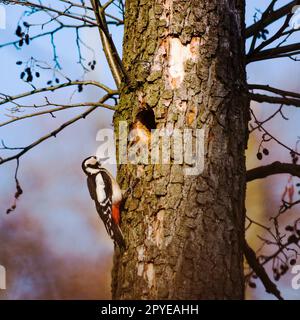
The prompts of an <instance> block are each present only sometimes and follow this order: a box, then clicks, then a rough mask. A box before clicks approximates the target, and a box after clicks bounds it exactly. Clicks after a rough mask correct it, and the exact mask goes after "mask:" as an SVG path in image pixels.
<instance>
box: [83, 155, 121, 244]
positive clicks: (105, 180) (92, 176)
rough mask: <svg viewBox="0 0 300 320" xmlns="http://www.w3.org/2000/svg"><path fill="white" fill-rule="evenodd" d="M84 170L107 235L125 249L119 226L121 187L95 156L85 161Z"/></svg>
mask: <svg viewBox="0 0 300 320" xmlns="http://www.w3.org/2000/svg"><path fill="white" fill-rule="evenodd" d="M82 170H83V171H84V173H85V174H86V175H87V185H88V189H89V192H90V195H91V198H92V199H93V200H94V201H95V205H96V209H97V212H98V214H99V216H100V218H101V219H102V221H103V223H104V225H105V228H106V231H107V233H108V234H109V236H110V237H111V238H112V240H113V241H114V242H115V243H116V244H117V245H118V246H119V247H120V248H125V241H124V237H123V234H122V231H121V229H120V226H119V224H120V205H121V201H122V191H121V188H120V186H119V185H118V183H117V181H116V180H115V179H114V177H113V176H112V175H111V174H110V173H109V171H108V170H106V169H105V168H103V167H102V166H101V163H100V162H99V161H98V160H97V158H96V157H95V156H92V157H89V158H87V159H85V160H84V161H83V163H82Z"/></svg>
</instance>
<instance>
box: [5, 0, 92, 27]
mask: <svg viewBox="0 0 300 320" xmlns="http://www.w3.org/2000/svg"><path fill="white" fill-rule="evenodd" d="M9 3H11V4H18V5H21V6H26V7H31V8H37V9H41V10H45V11H50V12H54V13H57V14H58V15H59V16H64V17H68V18H72V19H75V20H80V21H83V22H85V23H87V24H91V25H94V26H97V23H95V22H94V21H93V20H91V19H87V18H86V17H83V16H82V15H81V16H79V15H73V14H70V13H68V12H67V11H68V9H66V10H64V11H60V10H57V9H53V8H50V7H47V6H44V5H42V4H40V3H34V2H31V1H18V0H9Z"/></svg>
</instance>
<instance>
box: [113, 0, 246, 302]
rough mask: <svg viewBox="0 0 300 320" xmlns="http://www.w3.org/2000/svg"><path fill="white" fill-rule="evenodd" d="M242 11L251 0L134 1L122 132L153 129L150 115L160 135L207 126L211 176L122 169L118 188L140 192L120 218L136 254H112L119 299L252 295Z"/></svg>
mask: <svg viewBox="0 0 300 320" xmlns="http://www.w3.org/2000/svg"><path fill="white" fill-rule="evenodd" d="M244 10H245V3H244V0H189V1H186V0H156V1H154V0H127V1H126V18H125V36H124V45H123V50H124V51H123V61H124V65H125V69H126V70H127V75H128V78H129V79H130V81H129V82H130V83H129V84H127V85H124V87H123V89H122V93H121V100H120V105H119V110H118V112H117V113H116V116H115V126H116V128H117V133H118V123H119V121H121V120H122V121H124V120H125V121H128V123H129V124H131V127H132V125H134V124H135V123H136V122H137V121H138V120H140V121H141V122H142V123H143V124H144V125H146V126H147V125H148V127H150V126H151V125H150V122H151V121H150V120H151V119H150V118H151V112H149V109H150V110H153V112H154V115H155V127H156V128H168V129H169V130H171V131H172V129H174V128H176V129H180V130H184V129H187V128H189V129H194V130H195V129H197V128H198V129H203V130H204V155H203V157H204V170H203V172H201V173H198V174H197V175H187V174H186V171H185V169H186V167H187V164H182V165H181V164H174V163H171V164H151V163H149V164H148V165H134V164H123V165H122V164H121V165H119V168H118V179H119V182H120V185H121V186H122V188H123V189H127V188H128V187H129V186H132V188H133V190H132V191H133V192H132V193H131V194H130V195H129V196H128V197H127V199H126V203H125V206H124V209H123V212H122V224H121V228H122V230H123V232H124V235H125V240H126V243H127V246H128V247H127V249H126V251H124V252H120V251H119V250H116V253H115V257H114V268H113V274H112V276H113V281H112V292H113V298H114V299H243V297H244V276H243V239H244V216H245V203H244V202H245V189H246V178H245V177H246V175H245V156H244V152H245V148H246V145H247V139H248V130H247V122H248V109H249V101H248V97H247V90H246V89H247V87H246V76H245V52H244ZM142 110H148V111H147V112H146V113H145V114H144V115H146V116H144V117H140V116H139V115H140V112H141V111H142ZM141 119H142V120H141ZM147 122H148V123H147ZM133 127H134V126H133ZM152 128H153V124H152ZM195 139H196V138H195V135H194V136H193V142H194V141H195ZM149 148H150V147H149ZM137 177H139V178H140V179H139V180H137ZM135 181H137V182H136V183H135Z"/></svg>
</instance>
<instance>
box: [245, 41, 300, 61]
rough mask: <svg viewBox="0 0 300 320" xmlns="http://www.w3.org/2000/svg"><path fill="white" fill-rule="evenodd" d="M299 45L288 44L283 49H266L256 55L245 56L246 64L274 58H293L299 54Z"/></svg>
mask: <svg viewBox="0 0 300 320" xmlns="http://www.w3.org/2000/svg"><path fill="white" fill-rule="evenodd" d="M299 51H300V43H295V44H290V45H287V46H283V47H277V48H271V49H266V50H263V51H260V52H257V53H255V54H254V53H253V54H250V55H247V63H250V62H254V61H261V60H269V59H274V58H283V57H285V56H293V55H296V54H299Z"/></svg>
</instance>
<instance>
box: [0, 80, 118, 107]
mask: <svg viewBox="0 0 300 320" xmlns="http://www.w3.org/2000/svg"><path fill="white" fill-rule="evenodd" d="M75 85H93V86H96V87H98V88H101V89H103V90H105V91H106V92H111V91H112V90H111V89H110V88H108V87H107V86H105V85H104V84H102V83H100V82H97V81H93V80H86V81H70V82H66V83H63V84H59V85H57V86H50V87H44V88H40V89H36V90H32V91H28V92H24V93H21V94H18V95H15V96H9V95H6V94H3V93H0V105H2V104H5V103H8V102H11V101H14V100H17V99H21V98H25V97H28V96H31V95H34V94H37V93H41V92H46V91H55V90H58V89H62V88H66V87H69V86H75ZM1 96H2V97H4V98H2V97H1Z"/></svg>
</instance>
